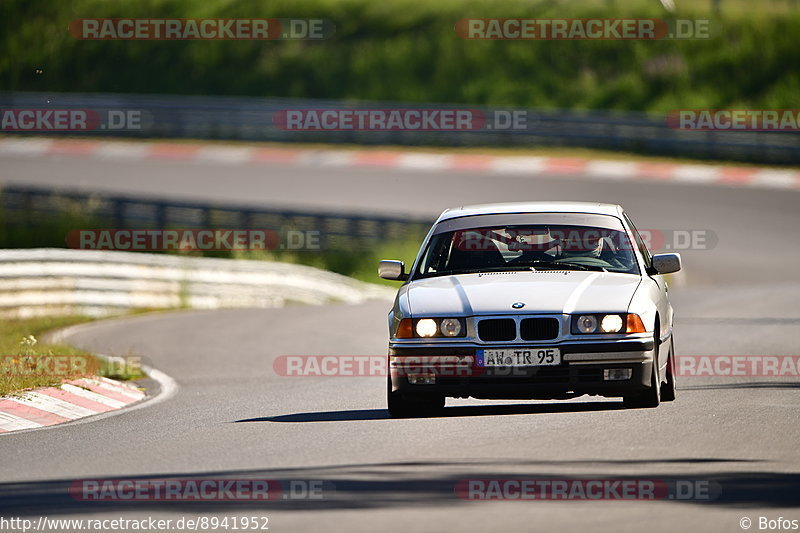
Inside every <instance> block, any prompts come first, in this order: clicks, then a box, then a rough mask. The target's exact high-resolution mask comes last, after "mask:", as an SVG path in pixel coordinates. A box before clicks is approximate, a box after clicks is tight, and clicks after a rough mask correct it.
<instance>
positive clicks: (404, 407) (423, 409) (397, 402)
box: [386, 377, 444, 418]
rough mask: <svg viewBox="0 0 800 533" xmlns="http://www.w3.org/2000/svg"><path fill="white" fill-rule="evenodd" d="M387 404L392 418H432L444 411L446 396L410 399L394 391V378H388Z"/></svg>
mask: <svg viewBox="0 0 800 533" xmlns="http://www.w3.org/2000/svg"><path fill="white" fill-rule="evenodd" d="M386 403H387V405H388V407H389V415H391V417H392V418H413V417H418V416H430V415H433V414H436V413H437V412H439V411H441V410H442V409H444V396H420V397H418V398H413V399H409V398H407V397H406V396H404V395H403V394H402V393H401V392H400V391H393V390H392V378H391V377H390V378H388V381H387V390H386Z"/></svg>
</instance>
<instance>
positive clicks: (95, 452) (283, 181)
mask: <svg viewBox="0 0 800 533" xmlns="http://www.w3.org/2000/svg"><path fill="white" fill-rule="evenodd" d="M109 165H110V163H108V162H103V161H96V160H82V159H79V158H64V159H59V158H41V159H40V160H37V161H32V160H25V159H22V158H21V159H14V158H5V159H4V161H3V165H2V170H0V181H4V182H9V181H15V182H19V183H35V182H37V180H38V178H37V176H44V175H50V176H56V175H57V176H58V179H59V180H60V181H61V183H62V184H63V185H67V184H69V183H73V184H78V183H80V182H81V181H82V180H84V181H85V177H86V176H91V177H92V178H91V179H92V180H97V179H98V177H99V176H109V187H111V188H112V189H115V190H123V189H125V188H126V187H127V188H128V189H130V188H137V187H138V188H142V187H143V188H148V186H147V185H143V183H145V184H146V183H151V186H149V187H150V190H151V192H153V191H157V190H159V189H158V188H163V189H164V190H166V191H169V194H171V195H175V196H181V195H187V194H190V195H195V196H203V195H207V196H215V195H217V194H218V192H219V191H220V190H222V189H225V190H227V191H229V193H228V194H229V196H235V195H243V196H247V197H248V199H249V200H250V201H254V200H255V201H258V202H262V203H264V204H272V203H281V204H284V205H286V204H290V203H294V204H304V205H311V206H325V207H334V206H335V207H338V208H341V209H345V208H347V209H353V210H373V211H374V210H376V209H378V210H380V209H383V210H392V211H397V212H403V211H407V212H414V213H415V214H420V213H423V214H428V215H430V216H431V217H434V216H436V214H438V211H440V210H441V209H442V208H444V207H447V206H452V205H459V204H462V203H480V202H487V201H502V200H518V199H523V198H529V199H536V200H540V199H571V200H597V201H611V202H618V203H621V204H622V205H623V206H624V207H625V208H626V209H627V210H628V212H629V213H630V214H631V216H632V218H633V219H634V220H635V221H636V222H637V224H638V225H639V226H640V227H643V228H645V227H646V228H659V229H664V230H670V229H703V230H711V231H713V233H714V235H715V236H716V238H717V239H718V242H717V243H716V245H715V246H713V247H712V248H711V249H698V250H687V251H683V255H684V265H685V268H686V275H685V276H684V277H683V278H680V281H681V283H676V284H674V287H673V289H672V297H673V305H674V306H675V309H676V317H677V318H676V324H675V334H676V342H677V344H676V349H677V352H678V354H681V355H689V354H691V355H705V354H709V355H726V354H727V355H800V336H799V334H798V331H800V328H798V326H800V307H798V305H797V301H798V298H799V297H800V282H799V281H798V280H797V272H798V265H799V264H800V252H798V244H800V238H798V235H797V231H798V229H800V210H798V209H797V202H798V199H800V195H799V194H797V193H792V192H783V191H770V190H740V189H732V188H724V187H711V186H700V185H690V184H677V183H672V184H657V183H642V182H613V181H598V180H581V179H569V180H567V179H562V178H558V177H556V176H551V177H537V178H523V177H508V176H505V177H501V176H485V175H479V174H476V173H457V172H449V173H437V172H423V171H414V172H408V171H405V172H404V171H391V170H381V171H380V173H378V172H370V171H368V170H363V169H362V170H352V169H325V170H320V169H301V168H297V167H282V166H278V165H276V166H274V167H269V168H267V169H265V168H264V167H259V169H258V171H256V170H255V169H253V168H249V167H244V166H243V167H225V168H224V172H225V179H224V182H223V180H220V179H219V178H218V177H214V176H215V174H216V175H217V176H219V175H220V174H219V172H222V167H220V168H219V169H216V171H215V168H214V167H211V166H205V167H197V166H194V165H181V164H178V163H152V162H150V163H130V164H129V167H125V166H124V165H123V164H122V163H114V164H113V166H114V167H115V168H111V167H109ZM120 165H122V167H121V166H120ZM54 172H57V174H53V173H54ZM198 173H201V174H202V176H198ZM120 176H126V177H127V179H128V180H130V182H125V181H124V180H122V179H121V178H120ZM140 177H141V182H140V181H138V180H139V178H140ZM199 178H201V179H199ZM189 184H193V187H194V188H193V189H192V190H191V191H186V190H184V187H188V186H189ZM227 199H230V200H233V199H235V198H227ZM389 305H390V304H389V302H372V303H369V304H365V305H358V306H347V305H334V306H326V307H288V308H285V309H270V310H251V309H241V310H226V311H215V312H176V313H166V314H157V315H149V316H137V317H133V318H129V319H124V320H111V321H106V322H100V323H96V324H93V325H91V326H89V327H84V328H79V329H77V330H76V331H75V332H74V333H73V334H72V335H71V336H70V338H69V341H70V342H72V343H74V344H76V345H79V346H83V347H87V348H91V349H94V350H98V351H101V352H104V353H114V354H121V355H125V354H130V353H135V354H141V355H143V356H144V357H145V358H146V359H147V360H148V361H149V362H150V363H151V364H152V365H153V366H155V367H157V368H158V369H160V370H162V371H164V372H166V373H167V374H169V375H171V376H173V377H174V378H175V379H176V380H177V382H178V383H179V386H180V388H179V390H178V392H177V394H176V395H175V396H174V397H172V398H170V399H169V400H167V401H165V402H162V403H158V404H155V405H153V406H150V407H147V408H142V409H138V410H134V411H129V412H124V413H122V414H119V415H117V416H111V417H106V418H101V419H97V420H94V421H91V422H88V423H82V424H67V425H63V426H58V427H55V428H51V429H47V430H40V431H33V432H24V433H20V434H10V435H6V436H3V437H2V438H0V457H2V469H1V472H2V473H0V516H6V517H8V516H27V517H38V516H40V515H47V516H48V517H50V518H53V517H70V518H117V517H126V518H137V519H138V518H144V517H147V516H153V517H162V518H173V519H176V518H178V517H180V516H187V517H189V516H195V515H207V516H211V515H215V516H219V517H222V516H225V515H229V516H230V515H248V516H268V517H269V528H270V530H271V531H289V532H295V531H348V532H360V531H364V532H373V531H399V530H407V531H502V530H509V531H615V532H626V531H630V532H640V531H642V530H643V529H646V530H649V531H665V532H666V531H670V532H672V531H720V532H732V531H741V530H742V529H741V528H740V519H742V518H743V517H748V518H750V519H751V520H752V521H753V522H752V523H753V527H752V529H754V530H756V529H758V520H759V517H760V516H764V517H767V518H769V519H777V518H778V517H779V516H782V517H784V518H789V519H798V520H800V496H798V494H800V451H799V450H798V446H797V442H798V440H800V429H798V424H797V420H798V416H797V413H798V408H800V396H798V388H799V387H798V379H797V378H796V377H795V378H791V377H787V378H737V379H731V378H700V377H683V378H682V379H681V380H680V381H679V391H678V392H679V397H678V399H677V401H675V402H673V403H667V404H662V406H660V407H659V408H658V409H656V410H623V409H621V403H620V402H618V401H614V400H605V399H598V398H591V397H583V398H579V399H575V400H571V401H568V402H510V401H508V402H488V401H477V400H448V408H447V409H446V410H445V413H444V414H443V415H442V416H440V417H436V418H427V419H409V420H392V419H389V418H388V414H387V412H386V411H385V409H384V394H385V378H380V377H375V378H289V377H282V376H279V375H277V374H276V373H275V372H274V371H273V367H272V362H273V360H274V359H275V358H276V357H278V356H280V355H285V354H300V355H302V354H309V355H310V354H335V355H345V354H348V355H379V354H383V353H385V349H386V321H385V315H386V313H387V311H388V308H389ZM509 477H514V478H518V477H523V478H545V479H559V480H568V481H569V480H581V479H588V478H607V479H645V480H659V481H663V482H665V483H667V484H670V486H673V485H674V484H675V483H676V482H677V483H683V482H686V483H694V485H693V486H694V487H705V486H707V487H709V490H710V492H711V494H712V497H711V499H710V500H697V499H691V500H682V499H664V500H659V501H608V502H589V501H561V502H547V501H505V502H503V501H465V500H463V499H460V498H458V497H457V496H456V495H455V493H454V488H455V486H456V484H457V483H458V482H459V480H465V479H472V478H509ZM128 478H134V479H164V478H182V479H196V480H200V479H207V478H215V479H216V478H231V479H238V478H262V479H273V480H279V481H281V482H282V483H283V484H284V486H288V483H289V482H290V481H291V480H321V481H324V484H323V487H324V491H323V495H324V498H322V499H306V500H300V499H290V500H289V499H278V500H277V501H268V502H263V501H261V502H243V501H237V502H216V503H214V502H204V503H192V502H183V503H175V502H143V501H139V502H113V501H105V502H84V501H77V500H76V499H75V498H72V497H70V495H69V491H68V488H69V486H70V484H71V483H72V482H73V481H74V480H79V479H96V480H97V479H99V480H104V479H112V480H119V479H128Z"/></svg>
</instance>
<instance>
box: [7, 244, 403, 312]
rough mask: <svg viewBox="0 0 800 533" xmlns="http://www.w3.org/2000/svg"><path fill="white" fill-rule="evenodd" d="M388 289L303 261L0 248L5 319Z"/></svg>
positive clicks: (327, 298)
mask: <svg viewBox="0 0 800 533" xmlns="http://www.w3.org/2000/svg"><path fill="white" fill-rule="evenodd" d="M393 293H394V291H393V290H392V289H390V288H388V287H382V286H380V285H372V284H369V283H364V282H360V281H356V280H354V279H352V278H348V277H346V276H341V275H339V274H334V273H332V272H327V271H324V270H319V269H316V268H312V267H307V266H302V265H292V264H287V263H276V262H269V261H242V260H230V259H216V258H204V257H183V256H175V255H165V254H147V253H134V252H116V251H115V252H107V251H86V250H59V249H29V250H0V316H4V317H9V316H15V317H24V316H34V315H47V314H64V313H81V314H89V315H95V316H102V315H107V314H111V313H116V312H121V311H129V310H133V309H156V308H177V307H188V308H198V309H216V308H222V307H279V306H283V305H285V304H286V303H290V302H299V303H304V304H323V303H329V302H347V303H361V302H364V301H366V300H371V299H390V298H391V296H392V295H393Z"/></svg>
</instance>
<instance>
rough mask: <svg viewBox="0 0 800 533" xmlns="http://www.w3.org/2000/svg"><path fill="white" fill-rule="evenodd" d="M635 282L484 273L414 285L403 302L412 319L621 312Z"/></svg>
mask: <svg viewBox="0 0 800 533" xmlns="http://www.w3.org/2000/svg"><path fill="white" fill-rule="evenodd" d="M639 282H640V278H639V276H636V275H632V274H619V273H611V272H585V271H569V270H567V271H563V270H562V271H547V270H539V271H533V272H529V271H524V272H489V273H481V274H460V275H456V276H439V277H435V278H428V279H422V280H417V281H413V282H412V283H410V284H408V285H407V286H406V287H407V290H406V295H405V296H406V297H407V298H408V306H409V309H410V311H411V315H412V316H426V315H430V316H445V315H453V316H458V315H474V314H478V315H483V314H504V313H532V312H533V313H552V314H561V313H591V312H609V311H611V312H614V311H616V312H625V311H627V310H628V304H629V303H630V301H631V299H632V298H633V293H634V291H636V287H638V285H639ZM516 302H522V303H524V304H525V305H524V307H522V308H520V309H514V308H512V307H511V304H513V303H516Z"/></svg>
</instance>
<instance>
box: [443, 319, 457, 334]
mask: <svg viewBox="0 0 800 533" xmlns="http://www.w3.org/2000/svg"><path fill="white" fill-rule="evenodd" d="M439 329H440V330H441V331H442V335H444V336H445V337H458V334H459V333H461V322H460V321H459V320H458V319H456V318H445V319H444V320H442V322H441V324H439Z"/></svg>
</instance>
